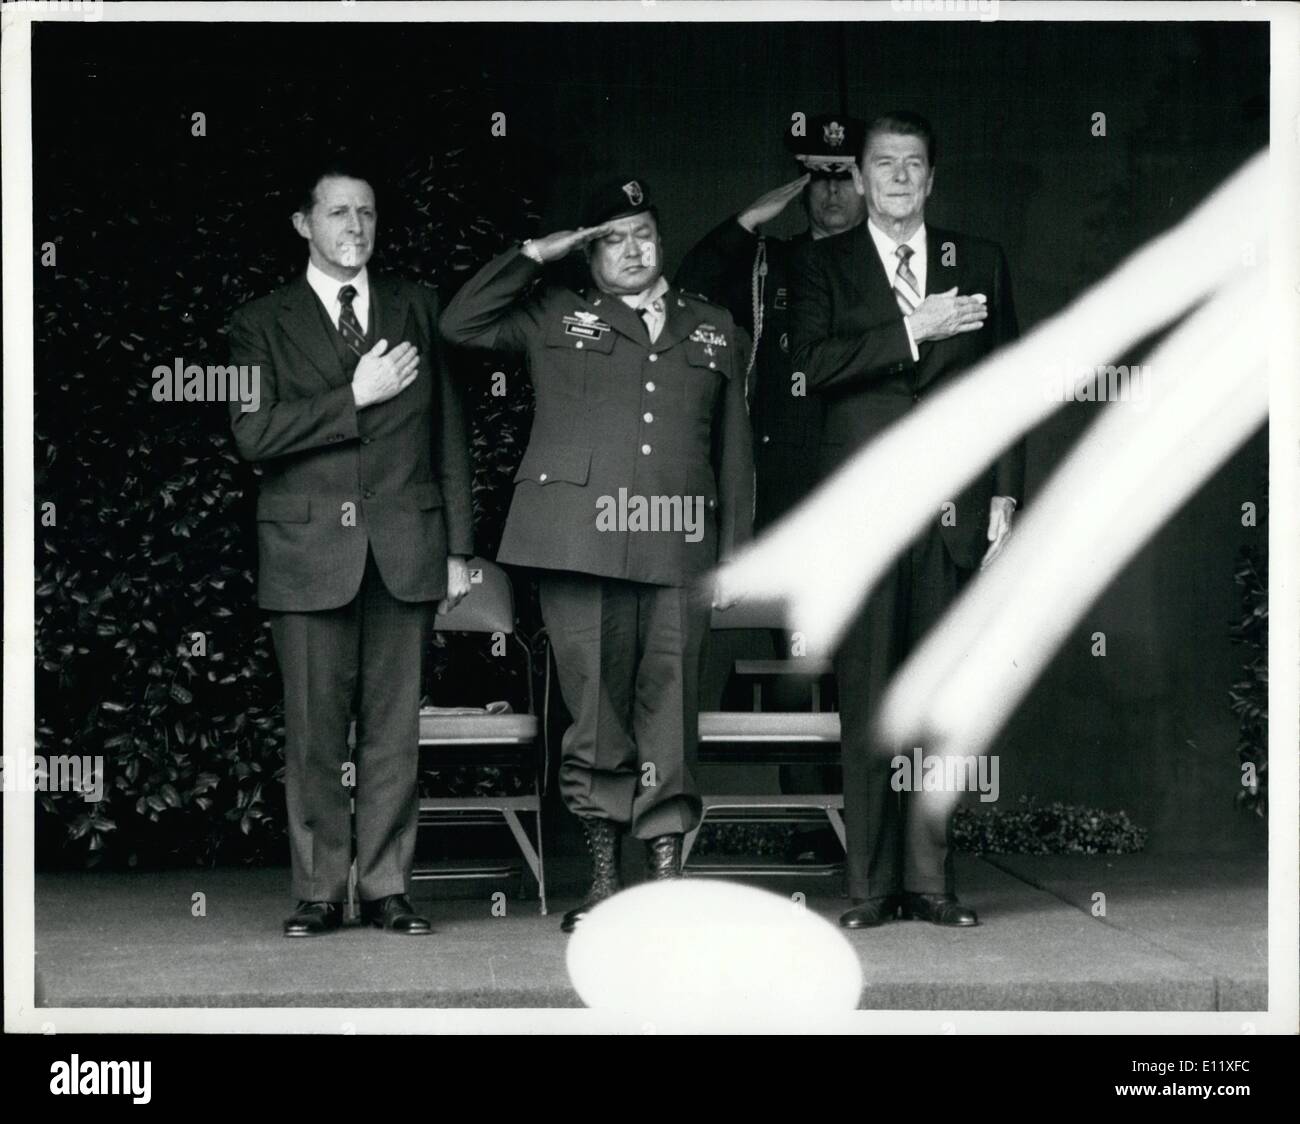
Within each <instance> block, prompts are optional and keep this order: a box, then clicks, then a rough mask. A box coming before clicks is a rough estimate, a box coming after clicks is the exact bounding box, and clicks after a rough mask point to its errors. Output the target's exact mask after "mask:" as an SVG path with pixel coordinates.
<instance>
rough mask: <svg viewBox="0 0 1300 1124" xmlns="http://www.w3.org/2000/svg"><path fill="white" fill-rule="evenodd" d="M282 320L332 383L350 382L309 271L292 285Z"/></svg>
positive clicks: (282, 310) (321, 373) (287, 294)
mask: <svg viewBox="0 0 1300 1124" xmlns="http://www.w3.org/2000/svg"><path fill="white" fill-rule="evenodd" d="M279 323H280V328H281V330H282V331H283V332H284V334H285V335H286V336H288V337H289V339H291V340H292V341H293V342H294V344H295V345H296V346H297V347H298V350H300V351H301V352H302V353H303V354H304V355H305V356H307V358H308V359H309V360H310V361H311V365H312V366H313V367H314V368H315V369H316V371H317V373H318V374H319V375H320V377H321V379H322V380H324V382H325V383H326V384H327V385H328V386H331V387H337V386H342V385H343V384H344V383H345V382H347V375H345V374H344V372H343V365H342V364H341V363H340V362H339V357H338V352H336V351H335V350H334V342H333V341H332V340H331V339H330V338H329V336H327V335H326V334H325V332H326V329H325V325H324V324H323V323H322V322H321V308H320V301H319V300H317V299H316V294H315V293H314V292H312V288H311V286H310V285H308V284H307V275H306V274H303V275H302V276H300V277H299V278H298V279H297V280H296V281H293V282H291V283H290V285H289V286H288V289H287V291H286V292H285V295H284V300H283V302H282V303H281V305H280V318H279Z"/></svg>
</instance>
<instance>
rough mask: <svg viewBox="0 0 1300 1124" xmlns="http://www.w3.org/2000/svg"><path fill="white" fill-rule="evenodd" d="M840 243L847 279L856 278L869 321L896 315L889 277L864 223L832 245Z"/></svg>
mask: <svg viewBox="0 0 1300 1124" xmlns="http://www.w3.org/2000/svg"><path fill="white" fill-rule="evenodd" d="M840 239H843V242H840V250H841V251H842V252H843V253H844V254H846V255H848V256H849V258H850V267H849V269H848V270H847V273H848V276H850V277H854V278H856V279H857V283H858V285H859V286H861V290H862V296H863V298H864V300H865V301H866V304H867V310H868V314H869V316H870V317H871V319H872V320H873V321H874V320H878V319H882V318H888V316H889V315H890V314H891V313H892V312H894V311H897V309H898V302H897V301H895V300H894V290H893V288H892V287H891V285H890V283H889V274H888V273H886V272H885V263H884V262H882V261H881V260H880V253H879V251H877V249H876V243H875V241H874V240H873V239H872V237H871V232H870V231H869V230H868V229H867V221H866V219H863V220H862V222H860V223H859V224H858V225H857V226H855V227H854V228H853V229H852V230H851V231H849V232H848V233H847V234H841V235H839V236H838V237H837V239H836V241H837V242H838V241H839V240H840Z"/></svg>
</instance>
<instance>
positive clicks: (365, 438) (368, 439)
mask: <svg viewBox="0 0 1300 1124" xmlns="http://www.w3.org/2000/svg"><path fill="white" fill-rule="evenodd" d="M361 444H363V445H369V444H370V438H369V437H363V438H361Z"/></svg>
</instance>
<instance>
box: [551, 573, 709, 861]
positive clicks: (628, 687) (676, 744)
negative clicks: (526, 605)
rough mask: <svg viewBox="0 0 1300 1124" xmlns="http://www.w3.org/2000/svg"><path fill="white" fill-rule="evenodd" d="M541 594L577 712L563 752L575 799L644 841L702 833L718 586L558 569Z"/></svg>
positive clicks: (564, 778)
mask: <svg viewBox="0 0 1300 1124" xmlns="http://www.w3.org/2000/svg"><path fill="white" fill-rule="evenodd" d="M539 593H540V600H541V610H542V619H543V621H544V623H545V624H546V630H547V633H548V635H549V636H550V641H551V648H552V650H553V651H554V653H555V663H556V668H557V671H558V675H559V681H560V691H561V693H562V694H563V696H564V702H565V705H566V706H567V707H568V710H569V713H570V715H571V716H572V718H573V722H572V725H570V727H569V728H568V730H567V731H566V732H565V734H564V740H563V743H562V749H561V759H560V793H561V795H562V796H563V798H564V802H565V805H566V807H568V808H569V810H570V811H572V812H574V813H575V814H577V815H579V816H594V817H597V818H600V819H607V820H612V821H614V822H615V823H618V824H623V825H628V826H630V829H631V832H632V834H633V835H634V836H636V837H637V838H638V839H653V838H655V837H656V836H659V835H666V834H673V833H679V832H687V831H691V830H692V829H694V828H695V827H696V826H698V824H699V822H700V815H701V808H702V804H701V801H700V798H699V794H698V790H697V789H696V787H695V781H694V778H693V776H692V766H693V763H694V761H695V757H696V749H697V746H698V741H699V680H700V666H701V660H702V658H703V652H704V648H705V644H706V641H707V636H708V629H709V620H710V608H709V600H708V596H707V594H706V593H704V592H702V591H700V590H697V589H694V588H691V587H681V586H662V585H648V584H646V583H643V582H633V581H624V580H621V579H617V578H603V577H596V576H594V575H590V574H578V573H571V572H563V571H551V570H548V571H543V572H542V573H541V578H540V582H539Z"/></svg>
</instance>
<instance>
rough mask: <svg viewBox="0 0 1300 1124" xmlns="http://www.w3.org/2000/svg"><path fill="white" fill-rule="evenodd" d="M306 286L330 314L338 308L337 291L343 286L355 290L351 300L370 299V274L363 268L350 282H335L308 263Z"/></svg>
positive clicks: (314, 265) (312, 263) (314, 264)
mask: <svg viewBox="0 0 1300 1124" xmlns="http://www.w3.org/2000/svg"><path fill="white" fill-rule="evenodd" d="M307 284H308V285H310V286H311V287H312V292H314V293H315V294H316V295H317V296H318V297H320V301H321V304H323V305H324V306H325V307H326V308H327V309H329V311H330V313H331V314H332V313H333V312H334V311H335V310H336V308H337V307H338V300H339V290H340V289H341V288H343V286H344V285H351V286H352V287H353V288H354V289H356V291H357V295H356V297H354V298H353V299H354V300H369V298H370V274H369V273H368V272H367V270H366V267H365V266H362V267H361V272H360V273H358V274H357V275H356V276H355V277H354V278H352V280H351V281H336V280H335V279H334V278H333V277H331V276H330V275H329V274H328V273H326V272H325V271H324V270H323V269H320V268H319V267H318V266H317V265H316V263H315V262H312V261H309V262H308V263H307Z"/></svg>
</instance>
